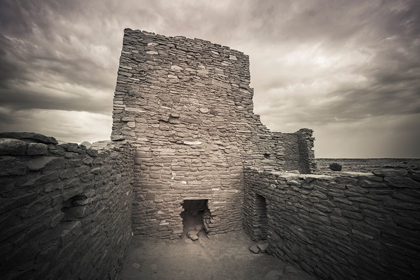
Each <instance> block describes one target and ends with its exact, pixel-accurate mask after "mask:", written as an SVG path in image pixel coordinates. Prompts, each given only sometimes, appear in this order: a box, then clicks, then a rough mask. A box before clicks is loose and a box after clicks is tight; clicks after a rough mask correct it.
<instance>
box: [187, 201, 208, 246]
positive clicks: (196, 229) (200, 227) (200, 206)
mask: <svg viewBox="0 0 420 280" xmlns="http://www.w3.org/2000/svg"><path fill="white" fill-rule="evenodd" d="M207 201H208V200H207V199H200V200H184V203H183V204H182V206H183V208H184V211H183V212H182V213H181V217H182V224H183V227H184V236H187V237H189V238H190V239H191V240H193V241H195V240H198V237H199V236H202V235H205V234H206V231H207V230H206V229H207V227H206V224H207V223H206V222H205V220H208V219H209V217H210V211H209V208H208V206H207Z"/></svg>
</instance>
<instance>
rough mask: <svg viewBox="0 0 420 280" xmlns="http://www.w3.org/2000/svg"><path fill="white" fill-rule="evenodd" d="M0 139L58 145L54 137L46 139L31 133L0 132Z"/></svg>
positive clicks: (43, 136) (46, 137)
mask: <svg viewBox="0 0 420 280" xmlns="http://www.w3.org/2000/svg"><path fill="white" fill-rule="evenodd" d="M0 138H13V139H22V140H27V141H29V142H39V143H45V144H58V142H57V140H56V139H55V138H54V137H48V136H45V135H42V134H38V133H33V132H0Z"/></svg>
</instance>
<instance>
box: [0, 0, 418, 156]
mask: <svg viewBox="0 0 420 280" xmlns="http://www.w3.org/2000/svg"><path fill="white" fill-rule="evenodd" d="M213 2H215V3H213ZM213 2H210V1H134V0H132V1H112V0H108V1H77V0H76V1H56V0H33V1H26V0H4V1H1V2H0V130H6V129H8V130H10V129H11V128H12V129H13V128H14V129H15V130H22V129H26V128H27V123H28V122H30V123H32V124H33V125H32V127H36V128H38V127H42V125H40V123H35V122H42V121H43V120H45V119H50V118H52V119H55V120H56V121H57V125H58V122H60V125H66V129H67V130H69V131H71V134H70V132H68V133H67V132H66V131H63V130H59V129H57V130H56V131H54V130H51V131H47V132H50V133H52V135H54V134H56V135H60V137H62V138H63V139H70V138H71V140H72V141H77V139H79V138H80V139H79V140H78V141H79V142H81V141H83V140H84V139H86V137H85V135H86V134H85V133H86V131H89V130H88V129H86V128H87V126H93V127H94V129H96V127H101V130H99V129H98V130H96V133H97V140H99V139H101V138H108V137H109V132H110V131H109V130H110V127H111V124H110V122H111V118H110V115H111V107H112V96H113V90H114V87H115V81H116V73H117V67H118V58H119V53H120V51H121V45H122V36H123V29H124V28H125V27H130V28H133V29H142V30H148V31H152V32H156V33H159V34H163V35H169V36H175V35H183V36H187V37H191V38H194V37H196V38H202V39H206V40H210V41H212V42H215V43H220V44H223V45H228V46H230V47H232V48H234V49H238V50H241V51H244V52H245V53H246V54H248V55H249V56H250V59H251V76H252V86H253V87H254V88H255V111H256V112H257V113H259V114H261V115H262V120H263V121H264V122H265V123H266V124H267V125H268V127H270V128H272V129H274V130H279V131H296V130H298V129H299V128H301V127H304V126H311V127H314V128H316V129H317V130H316V132H317V131H318V132H319V133H320V134H317V139H318V141H320V143H319V144H320V146H321V149H317V152H319V153H321V155H322V154H324V155H327V154H328V152H327V150H323V149H322V147H323V146H325V147H328V146H331V143H332V142H331V141H333V140H331V138H332V137H330V135H332V134H338V135H342V136H343V137H347V136H348V137H350V136H351V133H352V131H353V132H354V133H355V134H357V132H355V131H356V130H357V131H359V132H360V137H362V138H363V137H365V138H364V141H366V142H369V141H371V142H372V141H374V140H373V139H370V138H369V137H373V136H372V135H368V134H366V132H365V131H366V130H369V131H373V129H372V127H374V124H375V123H378V122H382V123H383V124H382V126H384V127H385V126H386V129H387V131H393V130H395V134H396V135H397V134H401V135H405V136H406V137H411V138H413V139H412V141H411V142H412V143H414V142H416V141H417V142H418V141H420V139H418V133H417V134H416V133H413V131H412V130H413V129H415V128H416V125H415V124H416V117H418V114H419V111H420V103H419V101H418V100H420V98H419V95H420V78H419V75H418V73H420V57H419V55H418V54H419V53H420V37H419V34H420V16H419V14H420V1H416V0H412V1H409V0H383V1H380V0H371V1H364V0H353V1H343V0H335V1H321V0H311V1H307V0H294V1H291V0H290V1H277V0H268V1H257V0H252V1H239V0H238V1H233V0H232V1H217V2H216V1H213ZM75 112H77V113H75ZM84 112H86V114H85V113H84ZM84 117H89V118H90V120H89V121H90V122H87V120H86V121H84V120H83V118H84ZM392 118H395V119H398V122H397V121H390V120H391V119H392ZM95 122H96V123H95ZM408 124H409V125H408ZM80 126H82V127H80ZM52 127H54V125H53V126H52ZM103 127H109V129H105V130H104V129H103ZM403 128H404V130H403ZM417 129H419V127H417ZM78 131H80V132H78ZM66 133H67V134H66ZM327 133H328V135H327ZM376 133H377V134H378V135H382V136H383V137H382V138H384V137H385V136H384V135H385V133H384V132H376ZM381 133H382V134H381ZM70 135H71V137H70ZM363 135H366V136H363ZM78 137H79V138H78ZM89 137H90V138H92V139H93V138H95V137H94V136H93V132H91V136H89ZM387 137H388V136H387ZM402 137H403V136H402ZM75 139H76V140H75ZM387 139H391V138H390V137H388V138H387ZM342 140H343V141H345V139H344V138H343V139H342ZM387 141H388V140H387ZM385 142H386V141H385V140H384V143H385ZM388 142H389V141H388ZM388 142H386V143H388ZM325 143H329V144H330V145H328V144H325ZM386 145H388V146H389V143H388V144H386ZM386 145H385V144H384V147H385V146H386ZM377 146H378V145H377ZM388 146H387V147H388ZM408 146H410V145H408ZM410 147H411V146H410ZM356 149H358V147H356V146H355V147H354V148H353V150H352V149H349V151H350V152H349V153H348V154H342V155H341V156H351V155H353V154H352V152H351V151H355V150H356ZM384 149H385V148H384ZM359 150H360V149H359ZM388 150H392V149H389V148H388ZM394 150H395V151H397V149H394ZM359 152H360V151H359ZM363 152H366V151H363V150H362V151H361V153H363ZM366 154H368V153H366ZM403 154H404V155H403ZM403 154H401V153H400V154H399V156H407V155H408V156H410V154H407V151H405V152H404V153H403ZM318 155H319V154H318ZM412 155H416V156H420V148H417V149H413V151H412ZM333 156H340V155H338V154H337V155H333ZM354 156H360V155H356V154H354ZM378 156H380V154H379V152H378ZM383 156H389V155H388V154H387V155H385V154H384V155H383Z"/></svg>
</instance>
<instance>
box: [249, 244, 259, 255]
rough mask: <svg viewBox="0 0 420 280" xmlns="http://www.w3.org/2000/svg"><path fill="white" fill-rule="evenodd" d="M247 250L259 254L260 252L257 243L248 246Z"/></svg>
mask: <svg viewBox="0 0 420 280" xmlns="http://www.w3.org/2000/svg"><path fill="white" fill-rule="evenodd" d="M249 250H250V251H251V252H252V253H254V254H259V253H260V248H259V247H258V245H257V244H254V245H251V246H250V247H249Z"/></svg>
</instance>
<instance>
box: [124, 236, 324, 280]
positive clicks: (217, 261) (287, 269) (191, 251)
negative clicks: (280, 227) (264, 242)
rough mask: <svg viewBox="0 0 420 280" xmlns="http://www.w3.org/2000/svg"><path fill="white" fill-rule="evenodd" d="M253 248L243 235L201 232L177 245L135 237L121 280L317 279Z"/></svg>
mask: <svg viewBox="0 0 420 280" xmlns="http://www.w3.org/2000/svg"><path fill="white" fill-rule="evenodd" d="M253 244H254V242H252V241H251V239H250V238H249V237H248V236H247V235H246V234H245V233H244V232H236V233H226V234H221V235H217V236H211V237H210V238H207V237H206V235H205V233H204V232H200V234H199V240H197V241H192V240H190V239H189V238H187V237H186V236H185V235H184V236H183V237H182V238H181V239H179V240H176V241H169V240H161V239H157V238H145V237H138V236H134V237H133V240H132V242H131V245H130V247H129V249H128V252H127V256H126V259H125V262H124V265H123V269H122V272H121V274H120V278H119V279H120V280H134V279H142V280H143V279H145V280H147V279H162V280H165V279H168V280H177V279H180V280H181V279H182V280H189V279H191V280H196V279H203V280H207V279H214V280H224V279H238V280H246V279H250V280H260V279H264V280H278V279H282V280H286V279H289V280H298V279H299V280H315V279H316V278H315V277H313V276H310V275H308V274H307V273H305V272H303V271H302V270H300V269H297V268H295V267H293V266H291V265H288V264H287V263H285V262H283V261H281V260H279V259H277V258H275V257H272V256H269V255H267V254H254V253H252V252H250V251H249V249H248V248H249V246H251V245H253Z"/></svg>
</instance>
